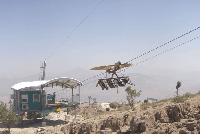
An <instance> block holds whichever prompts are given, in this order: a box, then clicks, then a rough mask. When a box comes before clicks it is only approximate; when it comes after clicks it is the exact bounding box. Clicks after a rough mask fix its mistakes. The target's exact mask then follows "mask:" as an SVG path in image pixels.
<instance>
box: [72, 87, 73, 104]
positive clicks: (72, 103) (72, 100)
mask: <svg viewBox="0 0 200 134" xmlns="http://www.w3.org/2000/svg"><path fill="white" fill-rule="evenodd" d="M72 104H73V88H72Z"/></svg>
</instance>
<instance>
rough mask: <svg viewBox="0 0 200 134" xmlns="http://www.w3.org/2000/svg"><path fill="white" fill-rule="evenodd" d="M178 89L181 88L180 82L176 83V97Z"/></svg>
mask: <svg viewBox="0 0 200 134" xmlns="http://www.w3.org/2000/svg"><path fill="white" fill-rule="evenodd" d="M179 87H181V82H180V81H178V82H177V85H176V90H177V96H178V89H179Z"/></svg>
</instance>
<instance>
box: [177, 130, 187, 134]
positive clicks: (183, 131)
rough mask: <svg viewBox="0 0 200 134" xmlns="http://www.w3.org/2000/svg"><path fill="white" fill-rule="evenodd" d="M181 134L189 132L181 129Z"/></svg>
mask: <svg viewBox="0 0 200 134" xmlns="http://www.w3.org/2000/svg"><path fill="white" fill-rule="evenodd" d="M179 134H187V132H186V131H185V130H180V131H179Z"/></svg>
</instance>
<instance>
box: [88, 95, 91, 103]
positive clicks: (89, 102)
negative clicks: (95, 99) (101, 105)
mask: <svg viewBox="0 0 200 134" xmlns="http://www.w3.org/2000/svg"><path fill="white" fill-rule="evenodd" d="M88 98H89V105H90V99H91V96H88Z"/></svg>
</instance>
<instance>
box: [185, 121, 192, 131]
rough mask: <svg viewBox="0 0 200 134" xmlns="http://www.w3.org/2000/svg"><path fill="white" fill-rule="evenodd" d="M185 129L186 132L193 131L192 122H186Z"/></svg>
mask: <svg viewBox="0 0 200 134" xmlns="http://www.w3.org/2000/svg"><path fill="white" fill-rule="evenodd" d="M186 128H187V130H189V131H194V123H193V122H188V123H187V124H186Z"/></svg>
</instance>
